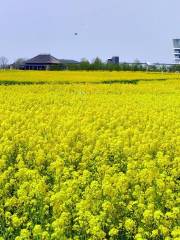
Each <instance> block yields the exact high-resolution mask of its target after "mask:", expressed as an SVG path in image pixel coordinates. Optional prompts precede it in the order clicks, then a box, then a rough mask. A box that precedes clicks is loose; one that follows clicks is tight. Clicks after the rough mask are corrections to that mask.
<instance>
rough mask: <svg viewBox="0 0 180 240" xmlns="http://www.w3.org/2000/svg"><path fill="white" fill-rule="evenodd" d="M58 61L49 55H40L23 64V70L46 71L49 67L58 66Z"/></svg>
mask: <svg viewBox="0 0 180 240" xmlns="http://www.w3.org/2000/svg"><path fill="white" fill-rule="evenodd" d="M58 64H60V61H59V60H58V59H57V58H55V57H53V56H51V55H50V54H40V55H38V56H36V57H34V58H31V59H29V60H27V61H26V62H25V65H24V69H25V70H48V69H49V67H50V66H51V65H58Z"/></svg>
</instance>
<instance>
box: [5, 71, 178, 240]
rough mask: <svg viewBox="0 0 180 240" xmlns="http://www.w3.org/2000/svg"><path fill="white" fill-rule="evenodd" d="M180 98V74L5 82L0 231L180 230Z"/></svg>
mask: <svg viewBox="0 0 180 240" xmlns="http://www.w3.org/2000/svg"><path fill="white" fill-rule="evenodd" d="M3 74H4V73H3ZM29 74H30V73H29ZM31 74H32V73H31ZM38 74H40V73H38ZM131 74H132V73H131ZM144 77H145V76H144ZM151 77H152V78H153V76H151ZM134 78H135V77H134ZM179 106H180V84H179V80H171V79H170V80H167V81H163V82H159V81H155V82H154V81H153V82H151V81H148V82H142V83H139V84H137V85H131V84H124V85H123V84H109V85H108V84H106V85H104V84H77V85H76V84H72V85H71V84H70V85H58V84H57V85H54V84H53V85H51V84H47V85H46V84H44V85H28V86H27V85H26V86H23V85H20V86H18V85H14V86H0V240H7V239H8V240H14V239H15V240H28V239H29V240H30V239H35V240H39V239H42V240H43V239H44V240H45V239H47V240H48V239H54V240H61V239H62V240H63V239H64V240H65V239H69V240H73V239H75V240H85V239H89V240H103V239H104V240H105V239H111V240H121V239H123V240H131V239H136V240H146V239H147V240H148V239H165V240H170V239H175V240H178V239H180V229H179V227H178V226H179V222H178V221H179V219H180V210H179V201H180V198H179V195H178V192H179V184H178V183H179V176H180V168H179V160H180V108H179Z"/></svg>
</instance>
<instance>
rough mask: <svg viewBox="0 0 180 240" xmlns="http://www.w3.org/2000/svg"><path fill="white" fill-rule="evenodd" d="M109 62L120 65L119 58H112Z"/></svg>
mask: <svg viewBox="0 0 180 240" xmlns="http://www.w3.org/2000/svg"><path fill="white" fill-rule="evenodd" d="M107 62H108V63H111V64H119V57H117V56H114V57H112V58H109V59H108V60H107Z"/></svg>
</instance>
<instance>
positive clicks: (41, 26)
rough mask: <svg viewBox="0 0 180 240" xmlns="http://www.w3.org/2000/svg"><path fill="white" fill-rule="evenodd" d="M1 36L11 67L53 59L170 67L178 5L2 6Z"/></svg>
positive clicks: (22, 1) (86, 0) (138, 0)
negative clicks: (16, 62)
mask: <svg viewBox="0 0 180 240" xmlns="http://www.w3.org/2000/svg"><path fill="white" fill-rule="evenodd" d="M0 31H1V32H0V33H1V34H0V56H2V55H4V56H6V57H8V58H9V59H10V60H11V61H13V60H14V59H16V58H18V57H25V58H30V57H33V56H34V55H37V54H39V53H51V54H52V55H54V56H55V57H57V58H70V59H77V60H79V59H81V58H83V57H85V58H88V59H89V60H92V59H93V58H94V57H96V56H99V57H101V58H102V59H103V60H105V59H106V58H109V57H111V56H113V55H119V56H120V60H121V61H134V59H136V58H138V59H140V60H141V61H149V62H172V61H173V56H172V41H171V39H172V38H174V37H180V0H30V1H26V0H0ZM75 32H77V33H78V35H77V36H75V35H74V33H75Z"/></svg>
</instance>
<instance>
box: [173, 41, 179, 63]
mask: <svg viewBox="0 0 180 240" xmlns="http://www.w3.org/2000/svg"><path fill="white" fill-rule="evenodd" d="M173 48H174V51H173V54H174V60H175V63H176V64H180V39H173Z"/></svg>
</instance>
